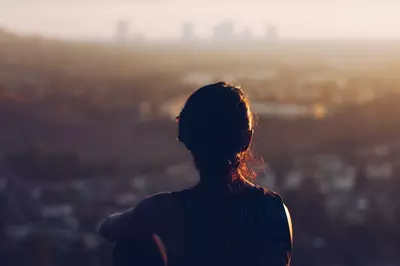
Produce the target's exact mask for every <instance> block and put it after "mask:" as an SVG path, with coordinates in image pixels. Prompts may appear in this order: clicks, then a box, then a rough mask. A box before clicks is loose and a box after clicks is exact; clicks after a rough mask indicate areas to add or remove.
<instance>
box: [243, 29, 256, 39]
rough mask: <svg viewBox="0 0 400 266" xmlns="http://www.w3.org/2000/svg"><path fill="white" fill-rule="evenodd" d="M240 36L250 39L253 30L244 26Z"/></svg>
mask: <svg viewBox="0 0 400 266" xmlns="http://www.w3.org/2000/svg"><path fill="white" fill-rule="evenodd" d="M240 37H241V38H242V39H243V40H250V39H252V38H253V32H252V31H251V29H250V28H248V27H246V28H244V29H243V31H242V32H241V34H240Z"/></svg>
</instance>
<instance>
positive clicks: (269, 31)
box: [265, 25, 279, 41]
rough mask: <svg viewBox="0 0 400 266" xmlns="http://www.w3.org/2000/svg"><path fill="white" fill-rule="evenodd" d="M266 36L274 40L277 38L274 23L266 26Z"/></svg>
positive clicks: (277, 33) (277, 31)
mask: <svg viewBox="0 0 400 266" xmlns="http://www.w3.org/2000/svg"><path fill="white" fill-rule="evenodd" d="M265 35H266V38H267V40H269V41H276V40H278V39H279V30H278V27H277V26H276V25H269V26H267V31H266V34H265Z"/></svg>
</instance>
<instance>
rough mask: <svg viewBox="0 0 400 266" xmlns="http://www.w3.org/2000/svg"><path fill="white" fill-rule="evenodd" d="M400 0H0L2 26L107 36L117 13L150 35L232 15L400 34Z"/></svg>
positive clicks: (298, 27)
mask: <svg viewBox="0 0 400 266" xmlns="http://www.w3.org/2000/svg"><path fill="white" fill-rule="evenodd" d="M399 13H400V1H399V0H375V1H374V0H347V1H346V0H242V1H239V0H231V1H222V0H0V26H3V27H6V28H8V29H10V30H14V31H18V32H22V33H40V34H44V35H48V36H53V37H65V38H80V37H87V38H94V37H100V38H111V37H112V36H113V32H114V26H115V23H116V21H117V20H118V19H122V18H123V19H126V20H127V21H129V22H130V24H131V31H132V32H133V33H134V32H142V33H144V34H145V35H146V36H148V37H178V36H180V34H181V29H182V23H183V22H185V21H190V22H193V23H194V24H195V26H196V33H197V34H198V35H199V36H209V35H211V32H212V28H213V26H214V25H215V24H217V23H218V22H221V21H224V20H231V21H234V22H235V27H236V30H237V31H238V32H240V31H241V30H242V29H243V28H244V27H250V28H251V29H252V30H253V32H254V34H255V35H261V34H263V32H264V31H265V28H266V25H267V24H269V23H275V24H277V25H278V26H279V29H280V33H281V35H282V36H284V37H291V38H297V37H299V38H307V37H313V38H315V37H317V38H318V37H319V38H335V37H351V38H357V37H367V38H368V37H370V38H378V37H382V38H400V15H399Z"/></svg>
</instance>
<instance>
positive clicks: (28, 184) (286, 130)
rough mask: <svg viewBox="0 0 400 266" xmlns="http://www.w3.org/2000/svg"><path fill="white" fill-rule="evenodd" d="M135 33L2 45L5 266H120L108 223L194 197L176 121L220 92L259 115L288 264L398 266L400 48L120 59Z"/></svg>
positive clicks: (139, 51)
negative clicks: (287, 239)
mask: <svg viewBox="0 0 400 266" xmlns="http://www.w3.org/2000/svg"><path fill="white" fill-rule="evenodd" d="M231 27H232V26H231V24H229V23H227V24H226V23H225V24H224V23H223V24H221V25H218V26H217V27H216V29H215V38H223V39H226V38H227V35H229V36H232V34H233V33H232V28H231ZM128 33H129V24H128V23H126V22H123V21H121V22H119V23H118V26H117V30H116V38H117V39H118V41H117V42H116V43H113V44H104V43H103V44H99V43H91V42H66V41H58V40H50V39H45V38H39V37H20V36H17V35H15V34H13V33H10V32H7V31H0V125H1V130H0V147H1V149H0V156H1V157H0V158H1V161H0V240H1V241H0V265H7V266H17V265H18V266H19V265H28V264H29V265H41V266H53V265H57V266H62V265H76V266H80V265H82V266H83V265H85V266H91V265H93V266H94V265H96V266H102V265H104V266H105V265H111V250H112V245H111V244H107V243H105V242H104V241H103V240H102V239H101V238H100V237H99V236H98V235H97V231H96V230H97V226H98V224H99V222H100V221H101V220H102V219H103V218H104V217H106V216H107V215H108V214H111V213H113V212H116V211H121V210H123V209H126V208H129V207H131V206H135V204H137V203H138V201H139V200H140V199H141V198H143V197H144V196H145V195H148V194H151V193H155V192H160V191H165V190H171V189H180V188H183V187H185V186H189V185H191V184H194V183H195V182H196V180H197V173H196V171H195V169H194V168H193V165H192V162H191V157H190V154H189V153H188V152H187V151H186V150H185V149H184V147H182V146H181V145H180V144H179V143H178V142H177V141H176V132H177V128H176V124H175V120H174V116H175V115H176V114H177V113H178V112H179V110H180V108H181V106H182V105H183V103H184V100H185V99H186V97H187V96H188V95H189V94H190V93H191V92H192V91H193V90H195V89H197V88H198V87H200V86H202V85H204V84H207V83H211V82H214V81H219V80H226V81H230V82H233V83H235V84H241V85H242V87H243V88H244V90H245V91H246V93H247V94H248V96H249V98H250V100H251V101H252V103H253V111H254V112H255V113H256V115H257V128H256V136H255V141H254V144H253V149H254V151H255V154H256V159H257V158H258V159H259V158H263V161H264V162H265V165H264V166H263V167H257V171H258V172H259V175H258V177H257V179H256V180H255V182H257V183H259V184H262V185H265V186H267V187H269V188H271V189H273V190H275V191H277V192H279V193H281V195H282V196H283V197H284V200H285V202H286V204H287V205H288V207H289V209H290V210H291V213H292V218H293V225H294V239H295V249H294V254H293V256H294V257H293V265H295V266H301V265H307V266H314V265H315V266H320V265H324V266H342V265H343V266H344V265H360V266H369V265H371V266H378V265H379V266H389V265H390V266H392V265H400V254H399V253H398V250H400V230H399V229H398V226H397V225H398V224H399V222H400V196H399V195H400V194H399V193H398V190H399V189H400V122H399V121H400V105H399V102H400V75H399V71H400V48H399V47H400V46H399V43H396V42H390V41H387V42H384V41H382V42H378V41H369V42H368V41H347V42H345V41H342V42H339V41H338V42H335V41H320V42H316V41H314V42H311V41H310V42H308V41H292V42H290V41H280V42H262V41H261V42H254V43H249V44H246V45H240V46H235V45H233V44H229V45H227V44H226V45H223V46H218V45H216V46H206V48H204V47H202V46H192V45H187V44H185V42H182V43H180V44H174V45H172V44H165V43H147V44H146V45H140V44H136V45H134V44H132V45H129V46H126V45H124V42H125V41H126V36H127V34H128ZM243 36H251V32H249V31H246V32H244V33H243ZM267 36H269V38H270V39H274V40H275V39H278V36H279V33H278V30H277V29H276V28H275V27H274V26H269V27H268V28H267ZM195 38H196V36H195V33H194V28H193V25H191V24H190V23H188V24H185V25H184V27H183V39H185V40H186V39H188V40H192V39H195ZM121 42H122V43H121Z"/></svg>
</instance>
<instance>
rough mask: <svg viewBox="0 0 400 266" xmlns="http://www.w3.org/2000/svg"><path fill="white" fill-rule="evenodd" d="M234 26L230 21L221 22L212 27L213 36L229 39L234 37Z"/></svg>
mask: <svg viewBox="0 0 400 266" xmlns="http://www.w3.org/2000/svg"><path fill="white" fill-rule="evenodd" d="M234 28H235V27H234V25H233V23H232V22H221V23H220V24H218V25H216V26H215V27H214V34H213V38H214V39H215V40H231V39H233V38H234V37H235V33H234V30H235V29H234Z"/></svg>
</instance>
